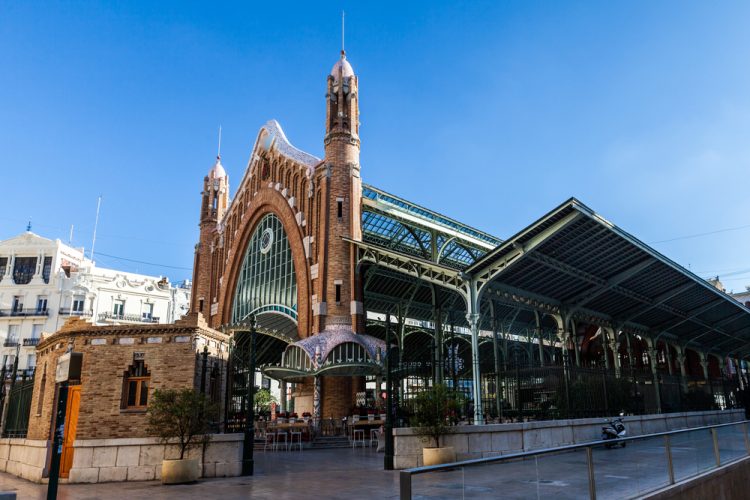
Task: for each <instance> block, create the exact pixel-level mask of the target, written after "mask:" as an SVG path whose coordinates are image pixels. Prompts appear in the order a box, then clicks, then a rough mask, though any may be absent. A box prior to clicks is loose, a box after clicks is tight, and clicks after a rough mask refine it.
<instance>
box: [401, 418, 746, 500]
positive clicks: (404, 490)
mask: <svg viewBox="0 0 750 500" xmlns="http://www.w3.org/2000/svg"><path fill="white" fill-rule="evenodd" d="M748 423H750V420H739V421H737V422H729V423H726V424H715V425H704V426H701V427H690V428H687V429H677V430H674V431H666V432H655V433H653V434H641V435H640V436H628V437H624V438H617V439H607V440H597V441H587V442H585V443H578V444H569V445H565V446H558V447H555V448H540V449H538V450H529V451H523V452H519V453H509V454H507V455H499V456H496V457H485V458H472V459H469V460H462V461H460V462H452V463H449V464H440V465H426V466H422V467H413V468H411V469H404V470H402V471H400V472H399V483H400V485H399V490H400V499H401V500H410V499H411V476H413V475H415V474H425V473H428V472H438V471H446V470H451V469H457V468H460V467H465V466H474V465H487V464H490V463H499V462H508V461H511V460H517V459H520V458H528V457H535V456H538V455H547V454H550V453H562V452H567V451H576V450H582V449H585V450H586V458H587V462H588V469H589V493H590V496H591V498H592V499H596V485H595V483H594V462H593V458H592V453H591V450H592V448H595V447H597V446H605V445H614V444H617V443H627V442H630V441H640V440H645V439H653V438H657V437H664V438H665V448H666V452H667V464H668V469H669V470H668V472H669V484H670V485H672V484H674V483H675V480H674V469H673V467H672V454H671V446H670V437H671V436H673V435H676V434H683V433H686V432H695V431H701V430H710V431H711V435H712V438H713V446H714V450H713V451H714V455H715V458H716V465H717V467H718V466H720V465H721V461H720V457H719V449H718V439H717V433H716V429H718V428H721V427H729V426H735V425H739V424H743V425H745V450H746V452H747V454H748V455H750V441H748V429H747V424H748Z"/></svg>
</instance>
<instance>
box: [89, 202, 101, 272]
mask: <svg viewBox="0 0 750 500" xmlns="http://www.w3.org/2000/svg"><path fill="white" fill-rule="evenodd" d="M101 206H102V195H99V199H98V200H97V202H96V220H95V221H94V237H93V238H92V240H91V261H92V262H93V260H94V245H96V228H97V226H98V225H99V208H101Z"/></svg>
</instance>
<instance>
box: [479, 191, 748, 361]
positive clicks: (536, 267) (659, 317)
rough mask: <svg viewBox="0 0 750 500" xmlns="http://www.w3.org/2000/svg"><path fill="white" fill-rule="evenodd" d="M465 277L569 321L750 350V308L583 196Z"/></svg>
mask: <svg viewBox="0 0 750 500" xmlns="http://www.w3.org/2000/svg"><path fill="white" fill-rule="evenodd" d="M550 229H552V230H550ZM465 273H466V274H469V275H471V276H472V277H473V278H474V279H476V280H477V281H478V285H479V287H481V291H482V292H483V293H484V294H485V295H487V294H489V295H490V296H492V294H493V293H503V292H505V293H510V294H513V295H514V296H517V297H526V298H528V299H532V300H539V301H543V302H546V303H547V305H548V306H550V307H554V308H559V309H560V312H561V313H562V314H563V315H567V316H569V317H572V316H584V317H590V318H592V319H593V320H595V321H596V322H604V323H609V324H610V325H612V326H613V327H615V328H630V329H633V330H636V331H640V332H641V333H644V334H648V335H650V336H652V337H656V336H659V335H662V336H669V337H670V338H672V339H676V340H677V342H679V343H681V344H683V345H685V344H687V345H688V346H690V347H694V348H698V349H703V350H705V351H713V352H717V353H721V354H726V355H735V356H742V355H745V354H748V353H749V352H750V351H749V348H750V342H749V341H750V310H748V309H747V308H745V307H744V306H743V305H741V304H740V303H739V302H737V301H735V300H734V299H732V298H731V297H729V296H728V295H727V294H725V293H723V292H721V291H719V290H717V289H716V288H714V287H713V286H711V285H710V284H709V283H707V282H706V281H705V280H703V279H701V278H700V277H698V276H696V275H694V274H693V273H691V272H690V271H688V270H687V269H685V268H683V267H681V266H679V265H678V264H676V263H674V262H673V261H671V260H669V259H668V258H666V257H664V256H663V255H661V254H660V253H658V252H657V251H656V250H654V249H653V248H651V247H649V246H647V245H646V244H644V243H642V242H641V241H639V240H638V239H636V238H634V237H633V236H631V235H630V234H628V233H626V232H625V231H623V230H622V229H620V228H618V227H617V226H615V225H614V224H612V223H610V222H608V221H606V220H605V219H603V218H602V217H600V216H599V215H597V214H596V213H595V212H594V211H593V210H591V209H590V208H589V207H587V206H586V205H584V204H583V203H581V202H580V201H578V200H576V199H575V198H571V199H570V200H568V201H566V202H565V203H563V204H562V205H560V206H559V207H557V208H556V209H555V210H553V211H551V212H549V213H548V214H547V215H545V216H544V217H542V218H541V219H539V220H538V221H537V222H535V223H534V224H532V225H530V226H529V227H527V228H526V229H524V230H523V231H521V232H519V233H518V234H516V235H515V236H513V237H512V238H510V239H508V240H507V241H505V242H504V243H502V244H501V245H499V246H498V247H497V248H496V249H495V250H493V251H492V252H490V253H488V254H487V255H486V256H485V257H484V258H482V259H480V260H479V261H477V262H476V263H474V264H473V265H471V266H469V267H468V268H467V269H466V270H465ZM597 320H598V321H597Z"/></svg>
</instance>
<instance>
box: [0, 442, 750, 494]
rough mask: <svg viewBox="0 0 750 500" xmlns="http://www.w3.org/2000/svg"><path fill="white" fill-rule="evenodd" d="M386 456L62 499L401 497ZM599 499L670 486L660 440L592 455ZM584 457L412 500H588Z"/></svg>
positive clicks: (476, 473) (690, 455)
mask: <svg viewBox="0 0 750 500" xmlns="http://www.w3.org/2000/svg"><path fill="white" fill-rule="evenodd" d="M719 445H720V453H721V456H722V463H726V462H727V461H731V460H733V459H736V458H739V457H741V456H742V455H744V453H745V449H744V446H745V443H744V439H743V437H742V436H741V434H733V433H732V432H730V431H729V430H726V431H724V432H723V433H722V434H721V435H720V436H719ZM672 456H673V462H674V469H675V478H676V479H677V480H678V481H679V480H681V479H684V478H687V477H689V476H692V475H695V474H697V473H699V472H701V471H704V470H707V469H709V468H711V467H713V466H714V464H715V458H714V455H713V449H712V444H711V439H710V436H709V435H708V433H702V434H700V433H690V434H686V435H680V436H674V437H673V438H672ZM382 466H383V454H382V453H375V451H374V450H373V449H371V448H364V449H362V448H358V449H348V448H347V449H331V450H306V451H303V452H268V453H263V452H260V453H257V455H256V475H255V476H253V477H234V478H220V479H205V480H201V481H200V482H198V483H197V484H192V485H178V486H163V485H162V484H161V483H160V482H158V481H147V482H132V483H104V484H90V485H85V484H75V485H61V486H60V494H59V498H61V499H81V500H88V499H113V498H128V499H149V500H157V499H182V498H206V499H208V498H222V499H233V498H255V499H287V498H289V499H299V498H321V499H322V498H325V499H329V498H330V499H349V498H398V492H399V483H398V481H399V478H398V472H389V471H384V470H382ZM594 466H595V476H596V485H597V498H612V499H615V498H634V497H637V496H639V495H641V494H643V493H645V492H647V491H653V490H654V489H657V488H659V487H662V486H666V485H667V480H668V476H667V469H666V458H665V449H664V440H663V438H654V439H649V440H645V441H638V442H631V443H630V444H629V445H628V446H627V447H626V448H615V449H596V450H594ZM587 473H588V472H587V466H586V454H585V451H583V450H580V451H574V452H566V453H560V454H557V455H548V456H543V457H539V458H531V459H528V460H525V461H520V462H510V463H502V464H491V465H486V466H481V467H470V468H466V469H462V468H459V469H454V470H450V471H446V472H438V473H432V474H427V475H418V476H414V479H413V483H412V491H413V495H414V498H415V499H445V500H448V499H455V498H518V499H522V498H523V499H525V498H545V497H547V498H549V497H552V496H554V497H555V498H559V499H566V498H570V499H573V498H588V480H587V477H588V476H587ZM0 491H16V492H17V494H18V498H19V499H27V498H28V499H41V498H45V494H46V486H43V485H38V484H35V483H31V482H28V481H25V480H22V479H18V478H16V477H14V476H11V475H8V474H0Z"/></svg>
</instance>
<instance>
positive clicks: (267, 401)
mask: <svg viewBox="0 0 750 500" xmlns="http://www.w3.org/2000/svg"><path fill="white" fill-rule="evenodd" d="M276 402H277V401H276V398H275V397H274V396H273V394H271V391H270V390H268V389H266V388H265V387H263V388H261V389H258V390H256V391H255V414H256V415H260V414H261V413H263V414H266V413H269V412H270V411H271V403H276Z"/></svg>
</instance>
